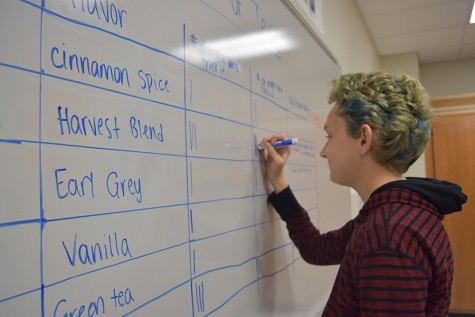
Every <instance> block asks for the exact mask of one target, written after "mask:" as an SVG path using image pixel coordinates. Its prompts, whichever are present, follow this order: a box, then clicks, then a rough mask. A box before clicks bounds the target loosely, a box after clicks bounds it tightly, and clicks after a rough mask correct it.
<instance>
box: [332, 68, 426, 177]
mask: <svg viewBox="0 0 475 317" xmlns="http://www.w3.org/2000/svg"><path fill="white" fill-rule="evenodd" d="M328 100H329V102H330V103H333V102H336V103H337V105H338V112H337V113H338V114H339V115H340V116H342V117H343V118H344V119H345V121H346V126H347V129H348V133H349V134H350V135H351V136H353V137H355V138H356V137H359V135H360V133H361V130H360V129H361V126H362V125H363V124H368V125H369V126H370V127H371V128H372V129H373V130H374V131H375V132H376V137H375V139H374V140H373V149H372V155H373V157H374V159H375V160H376V161H377V162H378V163H380V164H381V165H384V166H388V167H390V168H394V169H397V170H399V171H400V172H401V173H404V172H406V171H407V169H408V168H409V167H410V166H411V165H412V164H413V163H414V162H415V161H416V160H417V158H419V156H420V155H421V154H422V152H423V151H424V149H425V147H426V145H427V142H428V141H429V139H430V136H431V125H430V119H431V117H432V109H431V107H430V103H429V97H428V95H427V93H426V91H425V89H424V88H423V87H422V85H421V84H420V83H419V81H417V80H416V79H414V78H412V77H410V76H407V75H405V74H400V73H396V74H394V73H388V72H384V71H378V72H373V73H368V74H364V73H355V74H347V75H343V76H341V77H340V78H338V79H336V80H334V81H333V82H332V83H331V90H330V95H329V97H328Z"/></svg>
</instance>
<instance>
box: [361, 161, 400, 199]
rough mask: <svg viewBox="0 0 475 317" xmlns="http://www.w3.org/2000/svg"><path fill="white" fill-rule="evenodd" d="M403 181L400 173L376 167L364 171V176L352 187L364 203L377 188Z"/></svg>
mask: <svg viewBox="0 0 475 317" xmlns="http://www.w3.org/2000/svg"><path fill="white" fill-rule="evenodd" d="M403 179H405V178H404V176H403V175H402V174H401V172H399V171H395V170H393V169H389V168H387V167H383V166H380V165H377V166H375V167H374V168H372V169H371V170H370V171H366V172H365V175H364V176H363V177H361V178H359V181H358V184H355V186H352V187H353V188H354V190H356V192H357V193H358V194H359V195H360V197H361V199H363V201H365V202H366V201H367V200H368V199H369V197H370V196H371V194H372V193H373V192H374V191H375V190H376V189H378V188H379V187H381V186H383V185H384V184H386V183H389V182H393V181H397V180H403Z"/></svg>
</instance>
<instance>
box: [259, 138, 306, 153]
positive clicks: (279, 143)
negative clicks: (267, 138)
mask: <svg viewBox="0 0 475 317" xmlns="http://www.w3.org/2000/svg"><path fill="white" fill-rule="evenodd" d="M297 143H299V139H298V138H292V139H287V140H282V141H277V142H275V143H273V144H272V146H273V147H274V148H276V149H277V148H280V147H285V146H290V145H294V144H297ZM257 149H258V150H263V149H264V148H263V147H262V146H260V145H258V146H257Z"/></svg>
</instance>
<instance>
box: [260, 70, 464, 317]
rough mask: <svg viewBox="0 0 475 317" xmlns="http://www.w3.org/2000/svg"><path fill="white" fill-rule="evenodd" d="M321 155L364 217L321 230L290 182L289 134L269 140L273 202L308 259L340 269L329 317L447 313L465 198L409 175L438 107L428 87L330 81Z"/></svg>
mask: <svg viewBox="0 0 475 317" xmlns="http://www.w3.org/2000/svg"><path fill="white" fill-rule="evenodd" d="M329 103H331V104H334V105H333V107H332V109H331V111H330V112H329V114H328V117H327V120H326V123H325V127H324V130H325V132H326V133H327V138H328V140H327V143H326V144H325V146H324V147H323V149H322V150H321V152H320V156H321V157H323V158H326V159H327V160H328V164H329V168H330V179H331V181H333V182H335V183H337V184H340V185H344V186H349V187H352V188H353V189H354V190H356V192H358V194H359V195H360V196H361V198H362V199H363V201H364V205H363V207H362V208H361V210H360V211H359V214H358V216H357V217H356V218H355V219H353V220H351V221H349V222H348V223H346V224H345V225H344V226H343V227H341V228H340V229H338V230H334V231H330V232H328V233H325V234H323V233H321V232H320V231H319V230H318V229H317V228H315V226H314V225H313V224H312V223H311V221H310V219H309V216H308V214H307V212H306V211H305V209H304V208H303V207H302V206H300V204H299V203H298V201H297V200H296V198H295V196H294V195H293V193H292V191H291V189H290V187H289V185H288V183H287V180H286V178H285V175H284V166H285V163H286V161H287V158H288V156H289V155H290V148H288V147H286V148H277V149H275V148H273V147H272V145H271V144H272V143H274V142H276V141H278V140H283V139H285V135H273V136H269V137H266V138H264V139H263V140H262V141H261V143H260V145H261V146H262V147H264V149H265V150H264V151H263V160H264V161H265V168H266V175H267V178H268V179H269V181H270V183H271V185H272V186H273V188H274V192H273V193H272V194H271V195H270V196H269V198H268V199H269V202H270V203H271V204H272V205H273V206H274V208H275V210H276V211H277V212H278V213H279V215H280V217H281V218H282V220H283V221H285V222H286V225H287V229H288V231H289V235H290V237H291V239H292V241H293V242H294V244H295V245H296V246H297V248H298V249H299V251H300V254H301V256H302V258H303V259H304V260H305V261H307V262H308V263H311V264H316V265H330V264H340V268H339V271H338V274H337V277H336V280H335V283H334V286H333V289H332V292H331V294H330V297H329V299H328V302H327V304H326V307H325V310H324V312H323V316H448V310H449V305H450V296H451V287H452V286H451V285H452V280H453V274H454V263H453V254H452V249H451V246H450V242H449V239H448V237H447V233H446V231H445V230H444V227H443V225H442V222H441V221H442V219H443V218H444V216H445V215H447V214H450V213H452V212H454V211H460V210H461V205H462V204H463V203H465V201H466V199H467V197H466V196H465V194H464V193H463V192H462V191H461V188H460V187H459V186H458V185H455V184H452V183H449V182H446V181H440V180H436V179H428V178H406V177H404V175H403V173H404V172H406V171H407V169H408V168H409V167H410V166H411V165H412V164H413V163H414V162H415V161H416V160H417V158H418V157H419V156H420V155H421V154H422V153H423V151H424V149H425V147H426V144H427V142H428V140H429V139H430V135H431V127H430V119H431V108H430V104H429V100H428V96H427V94H426V92H425V90H424V88H423V87H422V86H421V85H420V83H419V82H418V81H417V80H415V79H413V78H411V77H409V76H407V75H404V74H392V73H387V72H382V71H378V72H373V73H369V74H363V73H356V74H348V75H343V76H341V77H340V78H338V79H336V80H334V81H333V82H332V86H331V90H330V94H329Z"/></svg>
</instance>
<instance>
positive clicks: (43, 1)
mask: <svg viewBox="0 0 475 317" xmlns="http://www.w3.org/2000/svg"><path fill="white" fill-rule="evenodd" d="M45 1H46V0H42V1H41V10H40V43H39V45H40V63H39V66H40V75H39V81H40V87H39V112H38V113H39V119H38V120H39V122H38V141H39V142H38V159H39V162H38V164H39V169H38V170H39V190H40V192H39V200H40V201H39V203H40V204H39V207H40V210H39V212H40V242H39V243H40V259H39V260H40V283H41V299H40V301H41V316H42V317H44V316H45V286H44V285H45V283H44V268H43V265H44V260H43V229H44V225H45V221H44V219H45V215H44V208H43V157H42V142H43V135H42V133H41V130H42V123H43V122H42V121H43V17H44V9H45V5H46V4H45Z"/></svg>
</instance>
